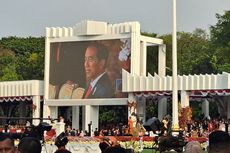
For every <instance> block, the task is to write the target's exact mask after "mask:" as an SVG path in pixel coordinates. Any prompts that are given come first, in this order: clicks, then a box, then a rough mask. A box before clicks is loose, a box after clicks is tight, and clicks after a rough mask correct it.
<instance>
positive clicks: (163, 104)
mask: <svg viewBox="0 0 230 153" xmlns="http://www.w3.org/2000/svg"><path fill="white" fill-rule="evenodd" d="M165 115H167V98H166V97H163V98H161V99H160V100H159V101H158V119H159V120H162V119H163V117H164V116H165Z"/></svg>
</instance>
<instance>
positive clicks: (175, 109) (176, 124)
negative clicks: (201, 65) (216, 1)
mask: <svg viewBox="0 0 230 153" xmlns="http://www.w3.org/2000/svg"><path fill="white" fill-rule="evenodd" d="M172 37H173V38H172V39H173V41H172V47H173V48H172V63H173V64H172V66H173V67H172V68H173V76H172V80H173V81H172V92H173V95H172V97H173V99H172V130H173V131H178V130H179V119H178V118H179V117H178V88H177V30H176V0H173V34H172ZM173 134H175V135H177V134H179V133H178V132H176V133H173Z"/></svg>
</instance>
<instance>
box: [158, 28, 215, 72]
mask: <svg viewBox="0 0 230 153" xmlns="http://www.w3.org/2000/svg"><path fill="white" fill-rule="evenodd" d="M161 38H162V39H163V40H164V43H165V44H166V48H167V54H166V61H167V63H166V66H167V67H168V68H172V35H171V34H167V35H163V36H161ZM208 44H209V39H208V36H207V34H206V32H205V31H204V30H202V29H196V30H195V31H193V33H189V32H178V33H177V61H178V62H177V63H178V74H179V75H188V74H199V73H211V72H212V69H211V68H209V69H207V68H206V67H201V68H199V66H200V64H201V63H202V62H204V61H206V60H205V59H209V57H210V55H209V53H208ZM168 74H169V75H171V71H169V72H168Z"/></svg>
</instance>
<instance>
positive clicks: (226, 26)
mask: <svg viewBox="0 0 230 153" xmlns="http://www.w3.org/2000/svg"><path fill="white" fill-rule="evenodd" d="M216 18H217V20H218V21H217V23H216V24H215V25H214V26H211V27H210V34H211V43H210V52H211V53H212V54H213V57H212V62H213V64H214V65H215V68H216V72H218V73H221V72H222V71H226V72H230V64H229V63H230V58H229V57H230V11H226V12H225V13H224V14H223V15H220V14H216Z"/></svg>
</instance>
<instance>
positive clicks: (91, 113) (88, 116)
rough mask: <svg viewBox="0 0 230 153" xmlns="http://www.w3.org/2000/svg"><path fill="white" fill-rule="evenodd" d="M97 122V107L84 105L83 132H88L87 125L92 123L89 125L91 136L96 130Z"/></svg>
mask: <svg viewBox="0 0 230 153" xmlns="http://www.w3.org/2000/svg"><path fill="white" fill-rule="evenodd" d="M98 121H99V106H90V105H86V106H85V120H84V130H87V131H88V124H90V123H92V125H91V135H92V134H93V133H92V131H93V130H94V129H95V128H98ZM88 132H89V131H88Z"/></svg>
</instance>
